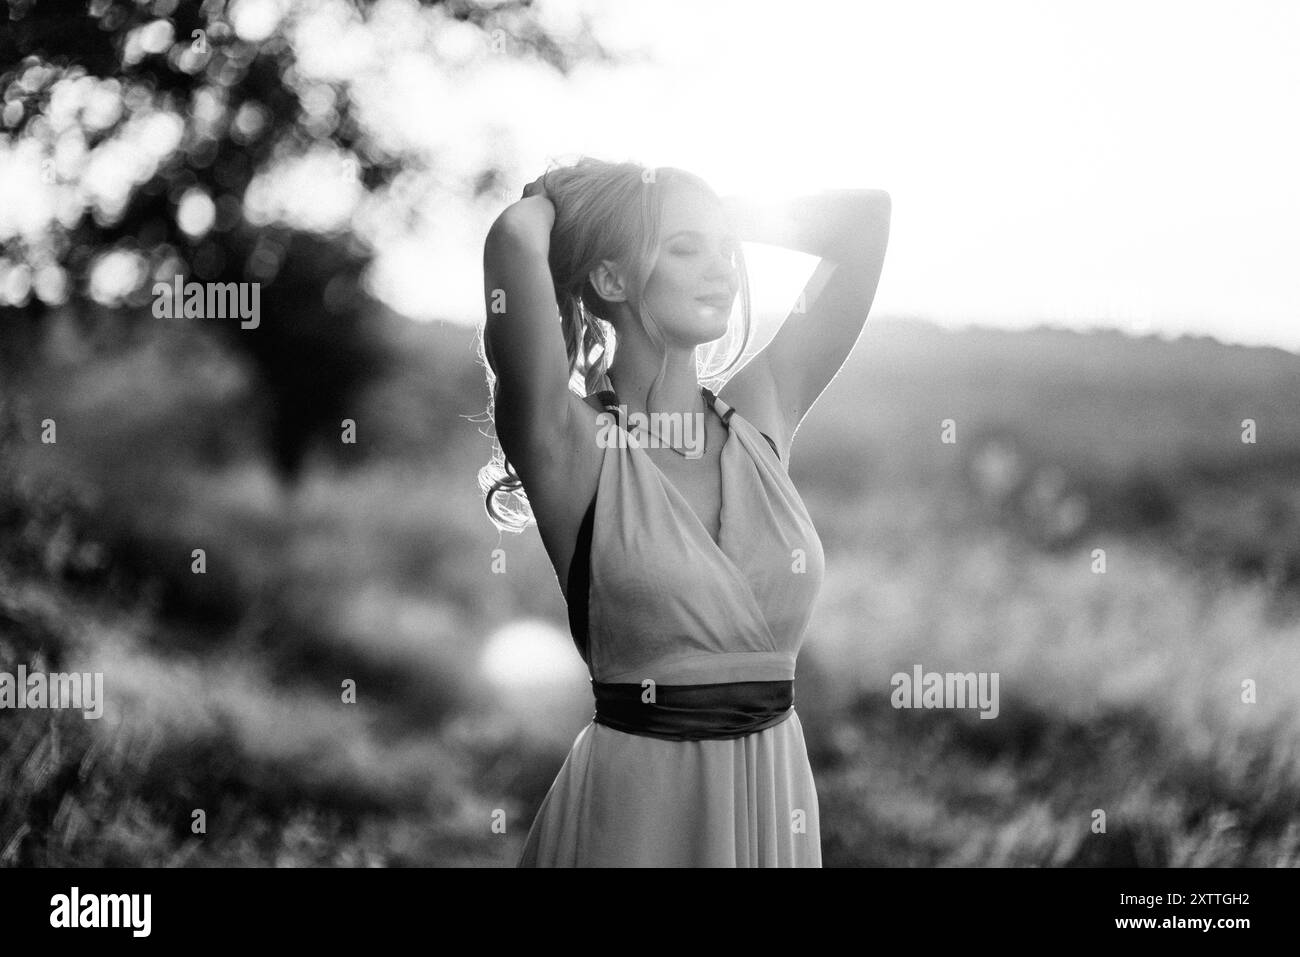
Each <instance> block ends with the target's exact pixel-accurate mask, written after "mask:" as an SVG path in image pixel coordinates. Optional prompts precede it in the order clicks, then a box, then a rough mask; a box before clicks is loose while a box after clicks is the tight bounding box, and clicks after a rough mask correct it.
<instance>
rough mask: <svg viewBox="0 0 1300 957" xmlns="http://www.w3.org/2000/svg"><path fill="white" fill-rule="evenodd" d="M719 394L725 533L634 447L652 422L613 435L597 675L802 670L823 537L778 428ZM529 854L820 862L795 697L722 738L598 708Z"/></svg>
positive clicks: (766, 677) (594, 616)
mask: <svg viewBox="0 0 1300 957" xmlns="http://www.w3.org/2000/svg"><path fill="white" fill-rule="evenodd" d="M606 388H610V386H609V384H608V380H606ZM710 397H711V396H710ZM712 398H713V408H714V410H715V412H717V413H718V414H719V415H721V416H723V418H724V421H725V422H727V425H728V428H727V433H726V434H727V439H726V442H725V443H724V445H723V448H722V452H721V471H722V509H721V530H720V532H719V541H718V542H717V543H716V544H715V542H714V541H713V538H712V537H711V536H710V535H709V533H708V530H707V529H706V528H705V527H704V525H703V523H702V522H701V521H700V519H699V518H698V516H697V515H696V514H695V511H694V510H693V509H692V508H691V506H690V504H689V503H688V502H687V500H686V499H685V498H684V497H683V496H682V495H681V493H680V492H678V491H677V489H676V488H675V487H674V486H673V484H672V483H671V482H670V481H669V480H668V479H667V477H666V476H665V475H664V473H663V472H662V471H661V470H660V469H659V467H658V465H656V464H655V462H654V460H653V459H651V457H650V456H649V454H648V453H647V452H646V450H645V449H644V448H642V447H640V443H642V442H645V441H648V439H647V438H645V433H640V432H633V433H628V432H626V431H625V430H624V429H623V427H622V423H621V422H620V423H619V424H618V425H617V426H616V427H615V430H616V432H617V433H621V438H622V439H623V440H624V441H623V442H614V443H608V444H607V447H606V448H605V449H604V461H603V464H602V466H601V473H600V479H599V483H598V486H597V493H596V499H595V505H594V512H593V516H594V517H593V518H592V520H591V521H592V524H591V525H590V532H591V539H590V541H591V551H590V581H589V588H588V593H587V595H586V596H585V597H586V598H587V627H586V635H585V636H582V637H585V639H586V654H585V655H584V658H585V660H586V663H587V667H588V671H589V673H590V674H591V677H592V680H593V681H596V682H625V683H636V684H640V683H641V682H643V681H644V680H645V679H647V678H650V679H653V681H655V682H657V683H658V684H660V685H679V684H680V685H698V684H714V683H721V682H745V681H783V680H790V679H793V678H794V677H795V659H796V656H797V654H798V651H799V647H800V645H801V643H802V641H803V635H804V631H805V628H806V626H807V623H808V619H809V618H810V616H811V614H812V606H813V603H814V600H815V599H816V596H817V592H818V590H819V589H820V587H821V583H822V578H823V574H824V567H825V566H824V556H823V553H822V545H821V541H820V539H819V538H818V536H817V530H816V529H815V528H814V527H813V523H812V520H811V518H810V517H809V515H808V512H807V509H806V508H805V507H804V504H803V501H802V500H801V499H800V497H799V494H798V492H797V491H796V490H795V488H794V485H793V484H792V483H791V481H790V477H789V475H787V473H786V471H785V468H784V467H783V465H782V464H781V462H780V459H779V458H778V456H777V454H776V452H775V451H774V449H773V447H772V446H771V445H770V444H769V440H768V439H767V437H766V436H765V435H764V434H763V433H762V432H760V431H759V430H758V429H757V428H756V427H755V426H754V425H753V424H752V423H750V422H748V421H747V420H745V419H744V418H743V417H742V415H741V413H740V412H738V411H736V410H734V409H732V408H731V407H730V406H728V405H727V404H726V403H725V402H723V401H722V400H721V399H720V398H716V397H712ZM728 413H729V414H728ZM638 436H641V438H638ZM620 445H621V446H623V447H620ZM577 560H578V559H577V558H576V557H575V561H577ZM581 597H582V596H578V595H572V594H571V595H570V601H571V602H572V601H575V600H581ZM570 619H571V622H572V619H573V615H572V613H571V615H570ZM579 648H580V649H581V648H582V642H579ZM796 699H797V683H796ZM519 866H520V867H565V866H567V867H584V866H586V867H610V866H614V867H618V866H652V867H653V866H703V867H760V866H761V867H819V866H821V839H820V823H819V818H818V805H817V790H816V787H815V784H814V781H813V776H812V769H811V767H810V766H809V763H808V753H807V749H806V746H805V743H804V734H803V726H802V725H801V724H800V722H799V716H798V714H797V713H796V712H795V709H794V708H793V707H791V708H790V710H789V712H788V717H784V718H782V719H781V720H780V721H779V723H777V724H774V725H772V726H771V727H767V728H765V729H763V730H761V731H755V732H752V733H750V734H747V735H744V736H741V737H735V738H731V739H721V740H720V739H712V740H689V741H677V740H665V739H662V738H657V737H649V736H645V735H642V734H632V733H627V732H624V731H619V730H615V729H614V728H611V727H609V726H607V725H604V724H599V723H596V722H595V721H593V722H591V723H590V724H588V725H587V726H586V727H584V728H583V729H582V731H581V732H579V734H578V736H577V739H576V740H575V741H574V743H573V747H572V748H571V749H570V751H569V754H568V756H567V757H566V758H565V761H564V764H563V766H562V767H561V768H560V771H559V774H558V775H557V777H556V779H555V782H554V783H553V784H552V785H551V788H550V790H549V791H548V792H547V795H546V797H545V799H544V800H543V802H542V805H541V807H540V809H539V810H538V812H537V816H536V819H535V820H534V822H533V826H532V828H531V830H530V831H529V834H528V838H527V841H526V842H525V846H524V850H523V854H522V856H521V858H520V860H519Z"/></svg>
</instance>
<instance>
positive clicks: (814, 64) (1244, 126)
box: [0, 0, 1300, 351]
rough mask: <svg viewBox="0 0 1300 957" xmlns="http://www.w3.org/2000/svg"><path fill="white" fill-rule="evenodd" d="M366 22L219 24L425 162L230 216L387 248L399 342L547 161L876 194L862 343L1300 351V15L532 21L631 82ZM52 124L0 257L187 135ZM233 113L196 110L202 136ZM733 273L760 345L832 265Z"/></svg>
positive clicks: (554, 13)
mask: <svg viewBox="0 0 1300 957" xmlns="http://www.w3.org/2000/svg"><path fill="white" fill-rule="evenodd" d="M370 11H371V12H370V14H369V16H368V18H367V19H366V20H365V21H362V20H361V19H360V18H359V16H358V14H357V13H356V10H355V9H354V8H353V7H352V5H351V4H350V3H347V2H345V0H236V2H235V3H234V5H233V6H232V7H231V17H232V20H233V22H234V25H235V29H236V31H237V32H238V33H239V35H240V36H242V37H245V38H246V39H250V40H257V39H260V38H263V37H265V36H267V35H269V34H270V33H271V31H272V30H274V29H275V28H276V26H277V24H281V23H283V24H284V27H285V29H286V31H287V33H288V35H289V36H290V38H291V41H292V43H293V45H294V48H295V51H296V53H297V59H298V69H297V70H296V71H295V79H294V83H295V84H297V85H298V86H299V88H300V97H301V99H302V102H303V105H304V110H305V112H306V114H308V115H310V116H312V117H318V118H321V117H327V116H328V115H329V114H330V113H331V111H332V109H333V103H334V99H333V97H334V92H333V89H332V87H331V86H330V84H332V83H341V84H346V86H347V89H348V96H349V98H350V100H351V102H352V103H353V104H355V106H356V110H357V115H358V117H359V118H360V122H361V123H362V125H363V127H364V128H365V129H366V130H367V132H368V133H369V134H370V135H372V136H373V137H375V139H376V140H377V141H378V142H380V143H381V144H383V145H384V146H385V148H388V149H391V150H394V151H397V152H400V153H402V154H405V155H408V156H410V157H412V158H413V159H414V160H416V162H412V163H411V164H410V166H409V168H408V169H407V170H405V171H404V172H403V173H402V175H401V176H400V177H399V178H398V182H397V184H396V186H395V188H394V189H393V190H391V191H389V192H387V193H385V194H382V195H377V196H371V195H369V194H367V193H366V191H365V190H364V189H363V188H362V187H361V185H360V181H359V173H358V167H357V164H356V161H355V158H354V157H349V156H347V155H344V154H340V153H339V152H338V151H337V150H331V148H329V147H328V146H327V145H326V144H324V143H317V144H316V145H315V146H314V147H313V148H312V150H311V151H309V152H308V153H306V154H305V155H301V156H294V157H290V158H287V159H285V160H284V161H283V162H281V163H279V164H278V165H277V166H276V167H274V168H273V169H272V170H270V171H268V172H267V173H266V174H265V175H262V176H259V177H258V179H257V180H256V181H255V182H254V183H253V184H252V186H250V188H249V190H248V194H247V195H246V196H245V201H244V212H245V215H246V216H247V217H248V218H249V219H250V220H251V221H253V222H255V223H257V222H265V221H270V220H272V219H283V220H288V221H291V222H297V223H298V224H299V225H302V226H304V227H306V228H316V229H328V228H332V227H335V226H339V225H345V224H347V223H349V222H350V223H351V225H352V226H353V228H355V229H356V230H357V231H358V232H359V233H360V234H361V235H363V236H364V237H365V238H366V239H368V240H369V241H370V242H371V244H372V245H373V246H374V248H375V249H376V251H377V258H376V262H375V266H374V269H373V270H372V273H371V276H370V282H371V288H372V290H373V291H374V292H375V293H376V294H377V295H379V296H380V297H381V298H383V299H384V300H385V301H387V302H388V303H389V304H390V305H392V306H394V307H395V308H397V309H399V310H401V311H403V312H405V313H407V314H408V315H411V316H412V317H414V318H418V319H434V318H447V319H453V320H459V321H465V322H478V321H479V320H480V318H481V314H482V310H483V303H482V285H481V283H482V278H481V277H482V247H483V238H484V236H485V235H486V233H487V229H488V227H489V225H490V224H491V222H492V220H493V219H494V218H495V217H496V215H497V214H499V213H500V211H501V210H502V209H503V208H504V207H505V206H506V205H508V204H509V203H510V202H512V201H513V200H515V199H517V198H518V195H519V190H520V189H521V188H522V186H523V184H524V183H526V182H528V181H529V180H531V179H533V178H534V177H536V176H537V175H538V174H539V173H541V172H542V171H543V170H544V169H545V168H546V166H547V164H548V162H550V161H552V160H561V161H562V160H571V159H574V158H576V157H577V156H578V155H580V154H582V153H586V154H590V155H595V156H599V157H602V158H605V159H611V160H620V159H633V160H637V161H639V162H642V163H645V164H646V165H650V166H657V165H660V166H661V165H672V166H681V167H686V168H688V169H692V170H694V171H695V172H697V173H699V174H701V175H703V176H704V177H705V179H707V180H708V181H710V182H711V183H712V184H713V185H714V187H715V188H716V189H717V190H718V191H719V192H720V193H723V194H726V193H732V192H741V191H760V192H769V193H771V192H776V193H787V194H788V193H791V192H799V191H804V190H816V189H819V188H826V187H865V188H877V189H885V190H887V191H888V192H889V193H890V195H891V197H892V199H893V224H892V230H891V236H890V241H889V251H888V255H887V257H886V261H885V268H884V274H883V277H882V279H881V283H880V288H879V291H878V293H877V297H876V302H875V304H874V306H873V308H872V314H873V315H876V316H918V317H924V318H929V319H932V320H934V321H937V322H940V323H943V324H946V325H958V326H959V325H963V324H966V323H972V322H973V323H981V324H990V325H1000V326H1011V327H1016V326H1027V325H1035V324H1038V323H1047V324H1054V325H1063V326H1072V327H1087V326H1092V325H1104V326H1117V327H1120V328H1124V329H1127V330H1130V331H1134V332H1156V333H1159V334H1162V335H1169V336H1175V335H1178V334H1181V333H1184V332H1187V333H1195V334H1208V335H1213V336H1216V337H1218V338H1220V339H1222V340H1224V341H1228V342H1241V343H1252V344H1253V343H1266V344H1272V345H1278V346H1282V347H1284V348H1288V349H1292V350H1296V351H1300V321H1297V320H1300V268H1297V265H1298V264H1300V226H1297V224H1298V223H1300V177H1297V175H1296V172H1295V171H1296V170H1300V123H1297V121H1296V117H1298V116H1300V2H1296V0H1250V2H1249V3H1228V2H1226V0H1220V2H1204V0H1138V2H1134V0H1128V2H1117V0H1090V2H1088V3H1065V2H1055V0H1053V2H1044V0H986V2H981V3H971V2H968V0H967V2H953V0H907V2H903V0H889V2H847V0H841V2H835V3H832V2H827V0H801V2H800V3H799V4H797V5H795V6H779V7H778V6H777V5H775V4H754V3H745V2H743V0H655V2H653V3H648V2H643V0H537V3H535V4H534V6H533V7H532V13H531V14H530V15H533V16H538V17H541V18H542V19H543V20H544V21H545V22H546V24H547V27H548V29H549V31H550V32H551V33H552V34H553V35H563V34H564V33H565V32H566V30H570V29H571V28H572V27H573V25H574V24H575V23H576V22H577V19H578V18H579V17H580V16H585V17H587V18H588V19H589V20H590V21H591V22H592V25H593V28H594V29H595V32H596V34H597V36H598V37H599V38H600V39H601V40H602V41H603V42H604V43H605V44H606V45H607V46H608V47H610V48H612V49H613V50H614V51H616V52H618V51H622V52H623V53H624V54H626V55H627V56H630V57H631V61H630V62H628V63H624V64H619V65H614V66H610V65H588V66H583V67H581V68H580V69H579V70H578V71H577V73H576V75H575V76H573V77H572V78H571V79H568V80H566V79H563V78H561V77H560V76H559V75H558V74H557V73H556V72H555V71H553V70H551V69H549V68H547V67H545V66H542V65H540V64H538V63H536V62H533V61H531V60H529V59H527V58H526V57H523V56H521V55H520V54H519V51H518V50H515V49H512V43H513V39H512V38H511V37H509V36H505V37H504V38H500V37H498V38H497V39H498V40H502V39H503V40H504V42H503V43H498V44H497V46H496V47H495V48H494V46H493V44H492V43H491V40H492V38H490V37H487V36H485V35H484V33H483V32H482V31H480V30H478V29H477V28H475V27H473V26H471V25H469V24H467V23H463V22H458V21H456V20H455V19H454V18H452V17H451V16H450V15H449V14H448V13H447V12H446V10H445V9H444V8H443V7H442V6H435V7H422V6H420V4H419V3H418V2H417V0H376V2H375V4H374V5H373V7H371V8H370ZM137 32H138V34H139V35H138V36H135V37H134V38H133V39H132V41H131V42H132V43H135V44H137V45H138V46H140V47H141V49H145V48H148V49H150V50H155V49H165V48H167V46H168V45H169V44H170V43H172V42H173V40H174V39H175V38H173V36H172V34H171V30H170V27H168V26H167V24H166V22H165V21H160V22H159V23H156V24H152V25H149V26H146V27H142V28H141V29H140V30H139V31H137ZM155 34H157V35H156V36H155ZM181 41H184V38H180V40H179V41H177V42H181ZM184 45H185V46H188V42H187V41H186V42H185V43H184ZM185 55H188V54H185ZM182 58H183V57H182ZM29 72H31V71H29ZM51 104H52V105H51V107H50V110H49V120H48V123H47V124H46V125H45V127H44V134H45V135H44V137H43V142H37V141H35V140H32V139H30V138H29V139H27V140H24V141H21V142H18V143H16V144H13V145H5V144H4V143H3V142H2V141H0V242H5V241H8V240H9V239H11V238H14V237H23V238H25V239H26V240H27V242H28V244H29V245H33V244H37V243H39V242H41V241H42V240H41V239H40V237H42V236H45V235H46V234H47V233H48V232H49V230H50V228H51V224H52V223H53V222H54V221H55V220H56V219H59V218H68V217H71V218H70V219H68V221H69V222H72V221H75V219H76V218H77V217H78V216H79V215H80V214H81V210H82V208H83V207H84V206H86V205H87V204H89V205H90V206H92V207H94V209H95V210H96V214H97V215H105V216H112V215H116V214H117V213H119V212H120V209H121V207H122V206H123V204H124V203H125V201H126V198H127V195H128V191H129V190H130V189H132V188H134V187H135V186H136V185H138V184H139V183H142V182H144V181H145V180H147V179H148V178H149V176H151V175H152V174H153V171H154V170H155V168H156V167H157V165H158V164H159V163H160V162H162V161H163V159H164V158H165V157H167V156H169V155H171V154H172V153H174V151H175V150H176V148H177V144H178V142H179V137H180V133H181V124H180V120H179V118H178V117H176V116H174V115H170V114H167V113H165V112H158V111H153V110H149V109H143V110H140V111H139V112H138V113H133V114H132V115H131V117H130V119H129V121H128V122H127V123H126V124H125V126H124V129H123V132H122V134H121V135H120V136H119V137H116V138H114V139H111V140H108V141H105V142H104V143H101V144H99V145H98V146H95V147H94V148H93V149H91V148H87V145H86V140H85V137H84V134H83V132H82V129H81V127H86V128H88V129H93V128H96V127H103V126H106V125H109V124H111V123H113V122H115V121H116V119H117V117H118V115H119V113H120V109H121V90H120V88H119V83H118V81H117V80H116V79H111V78H110V79H108V80H105V81H102V82H96V81H95V80H93V79H91V78H82V79H79V80H66V81H61V82H60V84H59V85H58V86H57V87H56V89H55V91H54V94H53V95H52V99H51ZM11 109H12V104H11V105H10V106H9V107H6V109H5V111H4V112H5V115H6V117H8V115H9V112H10V110H11ZM224 109H225V108H224V106H223V105H222V104H220V103H218V102H216V101H214V100H212V98H211V97H208V98H207V99H206V100H204V99H203V98H202V97H200V99H199V101H198V102H197V103H196V105H195V110H196V116H199V117H200V119H202V121H203V122H205V123H206V122H211V123H213V124H216V123H218V122H219V121H221V122H224V121H225V119H227V117H225V115H224V113H223V110H224ZM19 112H20V111H19ZM246 113H247V115H245V114H246ZM233 122H234V123H235V125H236V127H238V128H241V129H246V130H254V129H256V128H257V127H258V126H259V124H260V123H261V122H262V118H261V117H259V116H258V115H256V110H251V111H248V110H241V111H240V114H239V116H237V117H234V118H233ZM493 164H504V165H505V166H507V167H508V168H510V170H511V172H512V182H511V189H510V192H509V193H508V194H504V193H503V194H502V195H499V196H492V197H482V198H481V199H480V201H479V202H477V203H476V204H471V203H469V202H467V201H466V200H465V199H464V198H463V197H462V196H460V195H459V194H458V192H457V189H456V187H457V185H458V184H466V183H471V182H473V181H474V180H475V178H476V177H477V176H478V175H479V174H480V173H481V172H482V170H483V169H485V168H486V167H487V166H489V165H493ZM51 174H57V175H51ZM214 209H215V208H214V206H213V203H212V202H211V199H210V198H209V197H207V196H204V195H194V196H189V195H187V196H186V197H185V198H184V199H183V201H182V202H181V203H180V205H179V207H178V217H179V218H180V221H181V225H182V227H183V228H184V229H186V231H187V232H190V233H191V234H192V235H201V234H202V233H203V232H205V231H206V230H207V229H209V228H211V225H212V222H213V217H214ZM65 225H66V224H65ZM747 253H748V256H749V261H750V267H751V276H752V280H753V291H754V296H755V302H756V305H757V307H758V308H757V312H758V317H759V320H760V327H759V339H760V341H761V339H762V336H763V335H764V333H765V332H769V333H770V331H771V329H772V326H773V323H774V322H775V321H776V320H779V319H780V318H782V317H784V315H785V313H786V312H787V311H788V309H789V308H790V306H791V304H792V303H793V301H794V299H795V298H796V296H797V295H798V292H799V289H800V287H801V286H802V284H803V282H804V281H805V279H806V278H807V276H808V275H809V274H810V273H811V271H812V268H813V266H814V265H815V264H816V263H815V260H814V259H813V258H812V257H810V256H806V255H803V254H800V253H791V252H783V251H780V250H774V249H771V248H769V247H757V246H753V247H751V248H750V249H748V250H747ZM142 268H143V266H142V263H141V262H140V261H139V257H138V256H137V255H136V254H134V253H132V252H131V251H130V250H113V251H108V252H107V253H106V254H105V255H104V256H103V257H102V261H100V262H99V263H98V265H97V267H96V273H95V277H94V281H93V282H92V290H93V291H94V292H95V295H96V297H97V298H100V299H101V300H103V301H106V302H111V301H114V300H115V299H117V298H119V297H120V296H121V295H123V294H124V293H125V291H126V290H128V289H130V288H131V287H132V286H133V285H138V284H139V282H140V281H141V280H142V277H143V273H142V271H141V270H142ZM33 291H34V293H35V294H36V295H39V296H40V297H41V298H42V299H45V300H46V301H47V302H57V301H59V300H61V299H62V297H63V296H64V295H66V277H64V276H63V274H62V272H61V270H60V269H58V268H56V266H54V265H50V264H48V263H47V265H45V266H41V267H39V268H37V269H35V270H33V269H32V268H30V267H29V266H28V265H26V264H23V263H18V264H17V265H15V264H14V263H11V262H9V261H8V260H7V259H5V258H4V257H3V256H0V304H3V303H5V302H12V303H21V302H22V301H25V299H26V298H27V297H28V296H29V295H31V294H33ZM764 320H766V323H765V326H764V324H763V322H764Z"/></svg>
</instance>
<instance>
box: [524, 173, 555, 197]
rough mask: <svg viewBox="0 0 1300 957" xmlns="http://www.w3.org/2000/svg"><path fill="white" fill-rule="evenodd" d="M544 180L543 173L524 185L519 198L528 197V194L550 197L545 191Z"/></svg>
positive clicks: (544, 175)
mask: <svg viewBox="0 0 1300 957" xmlns="http://www.w3.org/2000/svg"><path fill="white" fill-rule="evenodd" d="M545 180H546V174H545V173H543V174H542V175H541V176H539V177H537V179H535V180H533V181H532V182H531V183H529V184H528V185H527V186H525V187H524V192H523V195H522V196H521V197H520V199H528V197H530V196H542V197H545V198H546V199H550V198H551V197H550V196H549V195H548V194H547V192H546V183H545Z"/></svg>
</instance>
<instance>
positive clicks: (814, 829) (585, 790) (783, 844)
mask: <svg viewBox="0 0 1300 957" xmlns="http://www.w3.org/2000/svg"><path fill="white" fill-rule="evenodd" d="M821 863H822V854H821V831H820V822H819V817H818V807H817V789H816V786H815V783H814V781H813V776H812V768H811V767H810V765H809V763H808V751H807V747H806V744H805V742H804V734H803V725H802V724H800V722H799V715H798V714H797V713H796V712H795V711H794V709H793V708H792V709H791V710H790V716H789V717H788V718H786V719H785V720H783V721H781V722H780V723H779V724H776V725H773V726H772V727H770V728H765V729H764V730H762V731H756V732H754V733H752V734H749V735H746V736H744V737H741V738H733V739H730V740H706V741H670V740H664V739H661V738H652V737H647V736H644V735H637V734H629V733H626V732H623V731H616V730H614V729H613V728H609V727H607V726H605V725H603V724H597V723H595V722H594V721H593V722H592V723H590V724H588V725H587V726H586V727H585V728H583V729H582V731H581V732H579V733H578V736H577V738H576V740H575V741H574V743H573V747H572V748H570V750H569V753H568V755H567V757H566V758H565V760H564V764H563V765H562V766H561V768H560V772H559V774H558V775H557V776H556V778H555V782H554V783H553V784H552V785H551V788H550V790H549V791H548V792H547V794H546V797H545V799H544V800H543V801H542V805H541V807H540V809H539V810H538V812H537V817H536V818H535V820H534V821H533V825H532V827H531V829H530V830H529V832H528V838H527V840H526V842H525V844H524V850H523V853H522V855H521V857H520V859H519V863H518V866H519V867H820V866H821Z"/></svg>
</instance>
